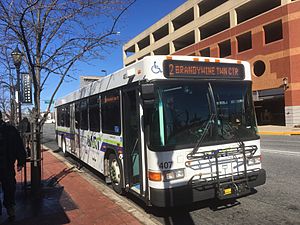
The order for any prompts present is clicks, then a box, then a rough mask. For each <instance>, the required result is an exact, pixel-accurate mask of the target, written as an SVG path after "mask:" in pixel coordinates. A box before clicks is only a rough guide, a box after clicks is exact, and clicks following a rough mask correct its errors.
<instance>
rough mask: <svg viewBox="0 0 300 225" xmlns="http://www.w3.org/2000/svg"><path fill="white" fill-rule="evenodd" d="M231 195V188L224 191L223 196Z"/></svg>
mask: <svg viewBox="0 0 300 225" xmlns="http://www.w3.org/2000/svg"><path fill="white" fill-rule="evenodd" d="M231 193H232V190H231V188H226V189H224V195H231Z"/></svg>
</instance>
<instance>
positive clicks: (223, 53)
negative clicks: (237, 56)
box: [218, 40, 231, 58]
mask: <svg viewBox="0 0 300 225" xmlns="http://www.w3.org/2000/svg"><path fill="white" fill-rule="evenodd" d="M218 46H219V51H220V58H224V57H227V56H229V55H231V42H230V40H226V41H223V42H221V43H219V44H218Z"/></svg>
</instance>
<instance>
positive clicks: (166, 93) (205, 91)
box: [55, 56, 266, 207]
mask: <svg viewBox="0 0 300 225" xmlns="http://www.w3.org/2000/svg"><path fill="white" fill-rule="evenodd" d="M251 85H252V82H251V71H250V65H249V64H248V63H247V62H244V61H237V60H230V59H218V58H202V57H194V56H148V57H145V58H144V59H142V60H141V61H139V62H136V63H134V64H132V65H130V66H128V67H126V68H124V69H121V70H120V71H117V72H115V73H113V74H111V75H108V76H106V77H103V78H102V79H100V80H99V81H95V82H93V83H92V84H90V85H87V86H84V87H82V88H81V89H79V90H77V91H75V92H73V93H71V94H69V95H67V96H66V97H63V98H61V99H58V100H57V101H56V103H55V109H56V117H57V118H56V121H57V122H56V134H57V140H58V145H59V147H61V149H62V151H63V152H64V153H69V154H73V155H74V156H76V157H77V158H78V159H80V160H82V161H83V162H85V163H86V164H88V165H89V166H91V167H93V168H94V169H96V170H97V171H99V172H100V173H102V174H103V175H104V176H105V178H106V181H107V183H111V185H112V187H113V189H114V190H115V191H116V192H117V193H119V194H123V193H125V192H131V193H133V194H135V195H136V196H137V197H139V198H141V199H143V200H144V201H145V202H146V204H148V205H155V206H158V207H167V206H176V205H182V204H190V203H193V202H197V201H201V200H205V199H211V198H219V199H226V198H237V197H240V196H244V195H247V194H249V193H250V192H251V190H252V189H253V188H254V187H256V186H259V185H262V184H264V183H265V180H266V173H265V170H264V169H262V167H261V152H260V137H259V136H258V135H257V125H256V117H255V112H254V107H253V101H252V90H251Z"/></svg>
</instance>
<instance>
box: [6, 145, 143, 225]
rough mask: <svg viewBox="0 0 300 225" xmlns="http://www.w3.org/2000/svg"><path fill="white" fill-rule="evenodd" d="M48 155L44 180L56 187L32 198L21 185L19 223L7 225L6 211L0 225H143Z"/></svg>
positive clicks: (45, 156) (17, 195)
mask: <svg viewBox="0 0 300 225" xmlns="http://www.w3.org/2000/svg"><path fill="white" fill-rule="evenodd" d="M49 151H51V150H48V151H44V152H43V177H44V180H46V181H47V180H48V183H49V181H53V182H50V183H52V184H53V183H54V184H55V185H54V187H53V186H52V185H51V186H52V187H44V188H43V191H42V195H41V196H40V197H35V198H33V197H32V196H30V193H28V194H27V195H26V193H25V192H24V191H23V190H21V187H20V186H21V183H18V186H17V194H16V197H17V199H16V200H17V208H16V219H15V221H14V222H13V223H11V222H8V221H7V219H6V217H7V216H6V212H5V211H6V210H5V209H3V215H2V216H0V223H1V224H20V225H21V224H22V225H27V224H28V225H29V224H32V225H33V224H34V225H44V224H45V225H46V224H49V225H50V224H51V225H56V224H57V225H58V224H73V225H85V224H88V225H91V224H101V225H102V224H108V225H113V224H116V225H117V224H118V225H121V224H132V225H134V224H136V225H137V224H142V223H141V222H140V221H139V220H138V219H137V218H136V217H134V216H133V215H132V214H130V213H129V212H127V211H125V210H124V209H123V208H122V207H120V206H119V205H118V204H115V202H113V201H112V200H111V199H109V198H108V197H107V196H105V195H104V194H102V193H101V192H100V191H99V190H98V189H96V187H94V186H93V185H92V184H91V183H89V182H88V181H87V180H86V179H84V178H83V177H82V176H81V175H80V174H78V172H76V169H75V170H74V169H72V168H69V167H67V165H66V164H64V163H63V162H62V161H60V160H59V159H58V158H56V157H55V156H54V155H53V153H50V152H49ZM28 169H29V168H28ZM16 178H17V181H18V182H20V180H21V178H22V177H21V175H20V174H17V176H16ZM46 183H47V182H46Z"/></svg>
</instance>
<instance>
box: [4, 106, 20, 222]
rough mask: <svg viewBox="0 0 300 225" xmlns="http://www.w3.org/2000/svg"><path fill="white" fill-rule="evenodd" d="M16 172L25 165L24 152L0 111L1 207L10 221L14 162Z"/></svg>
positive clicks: (12, 206) (13, 215)
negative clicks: (4, 209)
mask: <svg viewBox="0 0 300 225" xmlns="http://www.w3.org/2000/svg"><path fill="white" fill-rule="evenodd" d="M16 161H17V171H21V170H22V168H23V166H24V165H25V163H26V151H25V149H24V145H23V141H22V138H21V137H20V134H19V132H18V130H17V129H16V128H15V127H14V126H12V125H9V124H7V123H5V122H4V121H3V120H2V113H1V111H0V182H1V186H2V190H3V206H4V207H5V208H6V210H7V215H8V217H9V219H10V220H13V219H14V217H15V204H16V203H15V192H16V179H15V175H16V172H15V162H16Z"/></svg>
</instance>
